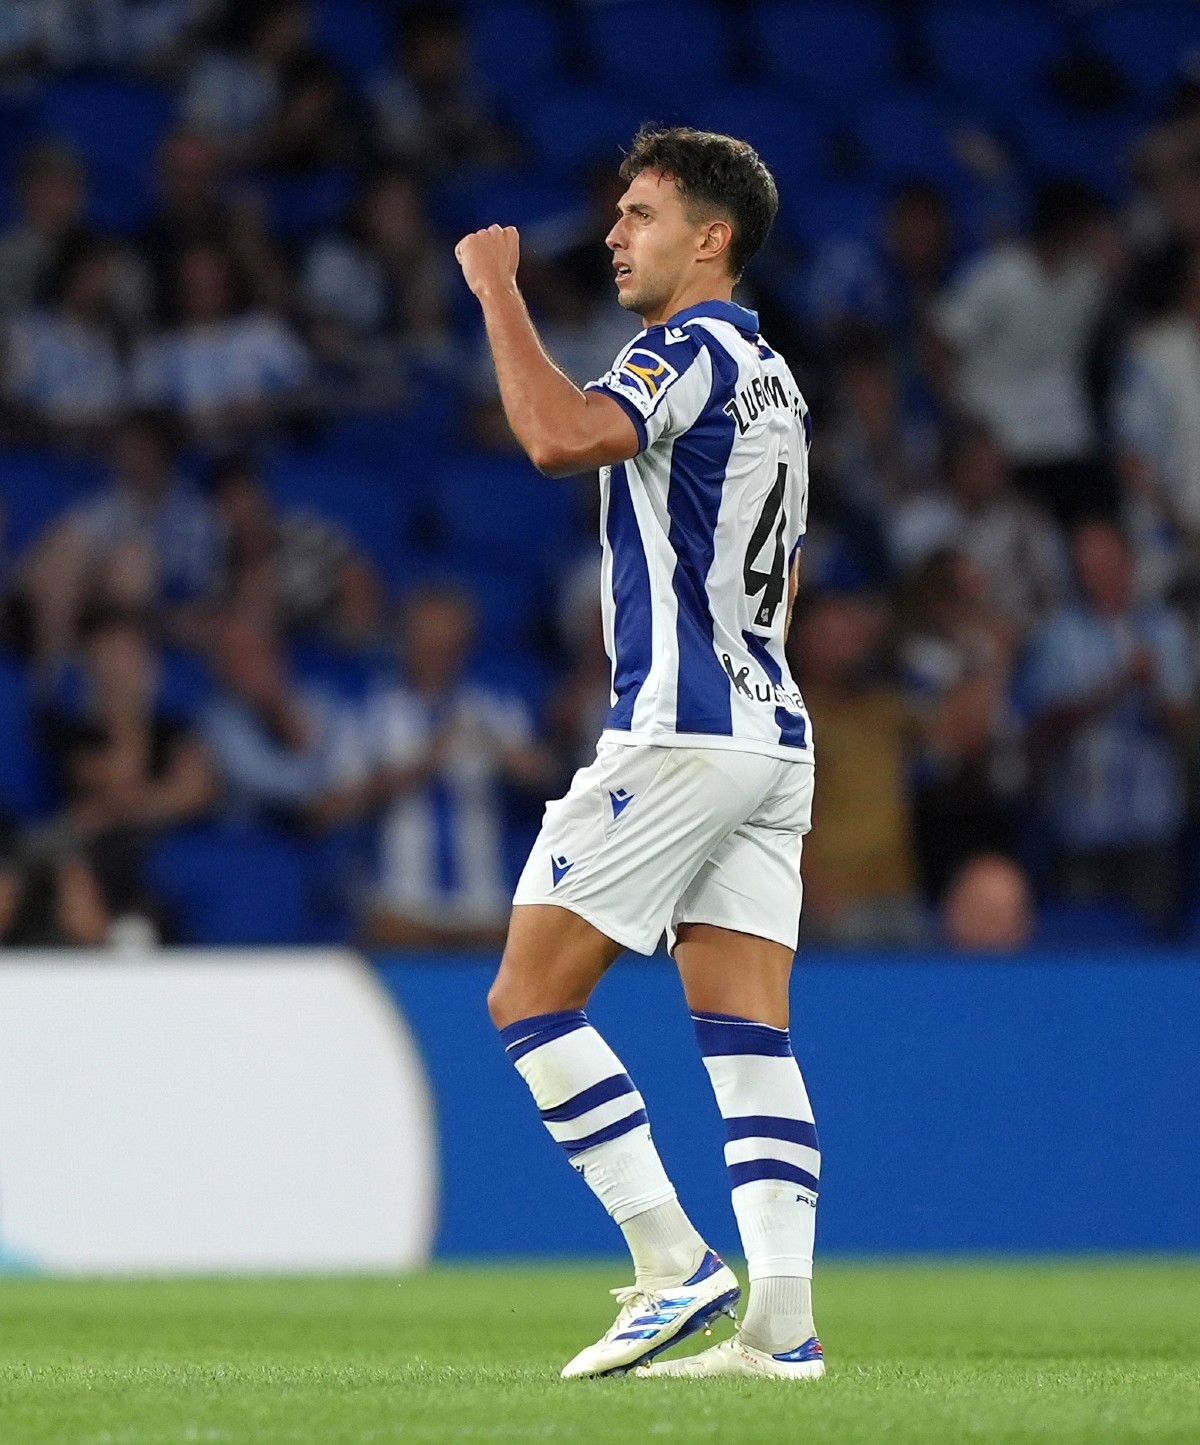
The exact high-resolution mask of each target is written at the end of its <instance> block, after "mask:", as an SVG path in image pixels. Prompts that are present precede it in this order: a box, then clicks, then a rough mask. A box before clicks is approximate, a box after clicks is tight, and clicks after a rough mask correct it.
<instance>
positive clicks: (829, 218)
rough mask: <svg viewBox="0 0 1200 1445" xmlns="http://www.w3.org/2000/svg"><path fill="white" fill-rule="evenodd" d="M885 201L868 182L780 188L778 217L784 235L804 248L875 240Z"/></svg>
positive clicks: (841, 182) (873, 185)
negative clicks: (851, 240)
mask: <svg viewBox="0 0 1200 1445" xmlns="http://www.w3.org/2000/svg"><path fill="white" fill-rule="evenodd" d="M883 207H884V200H883V194H882V192H881V191H880V189H879V187H878V186H877V185H876V184H874V183H873V182H869V181H831V182H827V183H825V184H816V185H811V186H805V187H797V188H794V189H793V188H791V187H789V186H786V185H785V186H783V187H782V188H781V190H780V198H779V215H780V219H781V221H782V223H783V226H784V228H785V229H786V230H787V232H788V233H789V234H790V235H791V236H792V237H794V238H795V239H796V240H797V241H799V242H800V243H801V244H802V245H804V246H807V247H815V246H820V245H824V244H825V243H826V242H829V241H837V240H845V239H846V238H848V237H849V238H853V239H855V240H868V241H872V240H874V239H875V238H876V237H877V236H878V234H879V226H880V218H881V217H882V215H883Z"/></svg>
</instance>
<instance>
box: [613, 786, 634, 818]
mask: <svg viewBox="0 0 1200 1445" xmlns="http://www.w3.org/2000/svg"><path fill="white" fill-rule="evenodd" d="M608 796H609V797H610V798H611V799H612V810H613V817H614V818H619V817H620V816H621V814H622V813H623V812H624V811H625V809H626V808H628V807H629V805H630V803H632V802H633V794H632V793H627V792H626V791H625V789H624V788H618V789H617V791H616V792H615V793H613V792H610V793H609V795H608Z"/></svg>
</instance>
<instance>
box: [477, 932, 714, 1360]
mask: <svg viewBox="0 0 1200 1445" xmlns="http://www.w3.org/2000/svg"><path fill="white" fill-rule="evenodd" d="M620 952H621V949H620V946H619V945H618V944H616V943H614V942H613V940H612V939H610V938H608V937H606V936H605V935H604V934H603V933H601V932H600V930H599V929H597V928H594V927H593V926H592V925H591V924H590V923H588V922H586V920H584V919H583V918H581V917H579V916H578V915H577V914H575V913H572V912H571V911H570V910H568V909H565V908H559V907H557V906H555V905H553V904H522V905H518V906H517V907H515V908H514V909H513V916H512V923H511V926H510V928H509V936H508V944H507V946H506V948H505V950H504V957H503V959H502V961H501V964H500V971H499V973H498V974H497V976H496V981H495V983H494V984H493V986H492V989H491V992H490V994H489V995H488V1008H489V1010H490V1012H491V1016H492V1020H493V1022H494V1023H495V1024H496V1026H497V1028H498V1029H499V1030H500V1037H501V1040H502V1041H503V1043H504V1046H505V1048H506V1050H507V1051H508V1054H509V1057H510V1058H511V1059H512V1061H513V1063H514V1064H515V1065H516V1068H517V1070H518V1072H519V1073H520V1074H521V1076H522V1078H524V1080H525V1082H526V1083H527V1084H528V1085H529V1089H530V1092H531V1093H532V1094H533V1097H534V1101H535V1103H536V1104H537V1106H538V1109H539V1111H540V1112H541V1115H542V1120H543V1122H544V1123H545V1125H546V1127H547V1129H548V1130H549V1131H550V1134H551V1136H552V1137H553V1138H554V1139H555V1141H556V1142H557V1143H558V1144H560V1145H561V1146H562V1148H563V1150H564V1151H565V1152H566V1154H567V1157H568V1159H569V1161H570V1163H571V1164H572V1166H573V1167H574V1168H576V1169H577V1170H578V1171H579V1172H580V1174H581V1175H582V1176H583V1178H584V1180H585V1181H586V1183H587V1184H588V1185H589V1186H590V1188H591V1189H592V1191H593V1193H594V1194H595V1195H596V1197H597V1198H598V1199H599V1200H600V1202H601V1203H602V1204H603V1205H604V1207H605V1209H607V1210H608V1212H609V1214H610V1215H611V1216H612V1218H613V1219H614V1221H615V1222H616V1223H617V1224H618V1225H619V1226H620V1228H621V1231H622V1233H623V1234H624V1236H625V1240H626V1243H627V1244H628V1245H629V1250H630V1253H631V1254H632V1256H633V1262H634V1269H635V1276H636V1277H635V1283H634V1284H633V1285H632V1286H630V1287H628V1288H623V1289H620V1290H614V1291H613V1293H614V1294H615V1295H616V1296H617V1298H618V1301H619V1303H620V1305H621V1309H620V1311H619V1313H618V1315H617V1319H616V1321H615V1323H614V1324H613V1325H612V1327H611V1328H610V1329H609V1330H608V1331H607V1332H606V1333H605V1335H604V1336H603V1337H602V1338H601V1339H600V1340H599V1341H597V1342H596V1344H594V1345H589V1346H588V1347H587V1348H586V1349H585V1350H583V1351H581V1352H580V1354H579V1355H577V1356H576V1358H575V1359H573V1360H572V1361H570V1363H569V1364H568V1365H567V1366H566V1367H565V1368H564V1370H563V1374H564V1375H566V1376H575V1375H601V1374H617V1373H622V1372H624V1371H625V1370H628V1369H629V1368H630V1367H631V1366H632V1365H635V1364H638V1363H639V1362H643V1361H646V1360H649V1359H652V1358H653V1357H654V1356H655V1355H656V1354H657V1353H658V1352H659V1351H660V1350H662V1349H665V1348H667V1347H668V1346H669V1345H671V1344H674V1343H675V1342H676V1341H677V1340H680V1339H683V1338H684V1337H685V1336H686V1335H688V1334H690V1333H692V1332H693V1331H694V1330H696V1329H700V1328H703V1327H704V1326H705V1325H706V1324H707V1323H708V1321H709V1320H710V1319H711V1318H713V1316H714V1315H715V1314H717V1313H719V1312H720V1311H722V1310H731V1309H732V1306H733V1304H734V1303H735V1302H736V1300H737V1298H738V1294H739V1290H738V1286H737V1280H736V1279H735V1278H734V1276H733V1274H732V1272H731V1271H730V1270H729V1269H727V1268H726V1267H725V1266H724V1265H723V1264H722V1263H721V1261H720V1259H719V1258H718V1257H717V1256H716V1255H715V1254H713V1253H712V1251H711V1250H710V1249H709V1248H708V1247H707V1245H706V1244H705V1243H704V1240H703V1239H702V1238H701V1237H700V1235H699V1234H698V1233H697V1232H696V1230H695V1228H694V1227H693V1226H692V1224H691V1221H690V1220H689V1219H688V1217H687V1215H686V1214H685V1213H684V1212H683V1209H682V1207H681V1206H680V1204H679V1201H678V1199H677V1198H676V1196H675V1190H674V1187H673V1186H672V1184H671V1182H670V1180H669V1179H668V1178H667V1175H666V1171H665V1170H664V1169H663V1166H662V1162H661V1160H660V1159H659V1157H658V1151H657V1150H656V1149H655V1147H654V1143H653V1141H652V1139H651V1138H650V1126H649V1122H648V1120H647V1118H646V1111H645V1107H644V1105H643V1102H642V1096H641V1095H640V1094H639V1093H638V1092H637V1089H636V1088H635V1087H634V1084H633V1081H632V1080H631V1079H630V1077H629V1075H628V1074H627V1073H626V1072H625V1069H624V1067H623V1065H622V1064H621V1062H620V1060H619V1059H618V1058H617V1056H616V1055H615V1054H614V1053H613V1051H612V1050H611V1049H610V1048H609V1047H608V1045H607V1044H606V1043H605V1042H604V1040H603V1039H602V1038H601V1037H600V1035H599V1034H598V1033H597V1032H596V1030H595V1029H593V1028H592V1026H591V1025H590V1024H589V1023H588V1021H587V1017H586V1015H585V1014H584V1012H583V1007H584V1005H585V1004H586V1003H587V1001H588V999H589V998H590V997H591V993H592V990H593V989H594V988H595V986H596V984H597V983H598V982H599V980H600V978H601V977H602V976H603V974H604V972H605V970H606V969H607V968H608V967H609V966H610V965H611V964H612V962H613V960H614V959H615V958H616V957H617V955H618V953H620Z"/></svg>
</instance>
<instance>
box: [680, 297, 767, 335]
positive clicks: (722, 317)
mask: <svg viewBox="0 0 1200 1445" xmlns="http://www.w3.org/2000/svg"><path fill="white" fill-rule="evenodd" d="M701 316H711V317H712V319H713V320H714V321H728V322H729V324H730V325H731V326H736V327H737V329H738V330H739V331H744V332H746V333H747V335H749V336H757V335H758V312H757V311H747V310H746V308H745V307H744V306H735V305H734V304H733V302H732V301H701V302H700V303H699V305H697V306H689V307H687V309H686V310H684V311H676V313H675V315H674V316H672V317H670V319H669V320H668V321H666V322H665V323H664V324H665V325H667V326H683V325H685V324H686V323H687V322H689V321H695V320H697V318H699V317H701Z"/></svg>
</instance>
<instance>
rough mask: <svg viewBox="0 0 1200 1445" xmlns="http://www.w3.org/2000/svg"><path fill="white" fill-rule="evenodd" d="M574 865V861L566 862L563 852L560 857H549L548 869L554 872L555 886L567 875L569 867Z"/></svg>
mask: <svg viewBox="0 0 1200 1445" xmlns="http://www.w3.org/2000/svg"><path fill="white" fill-rule="evenodd" d="M574 866H575V865H574V863H568V862H567V859H566V855H565V854H564V855H563V856H562V857H561V858H551V859H550V869H551V871H552V872H553V874H554V887H555V888H557V887H558V885H559V884H560V883H561V882H562V881H563V879H564V878H565V877H566V876H567V874H568V873H569V872H570V871H571V869H572V868H574Z"/></svg>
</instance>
